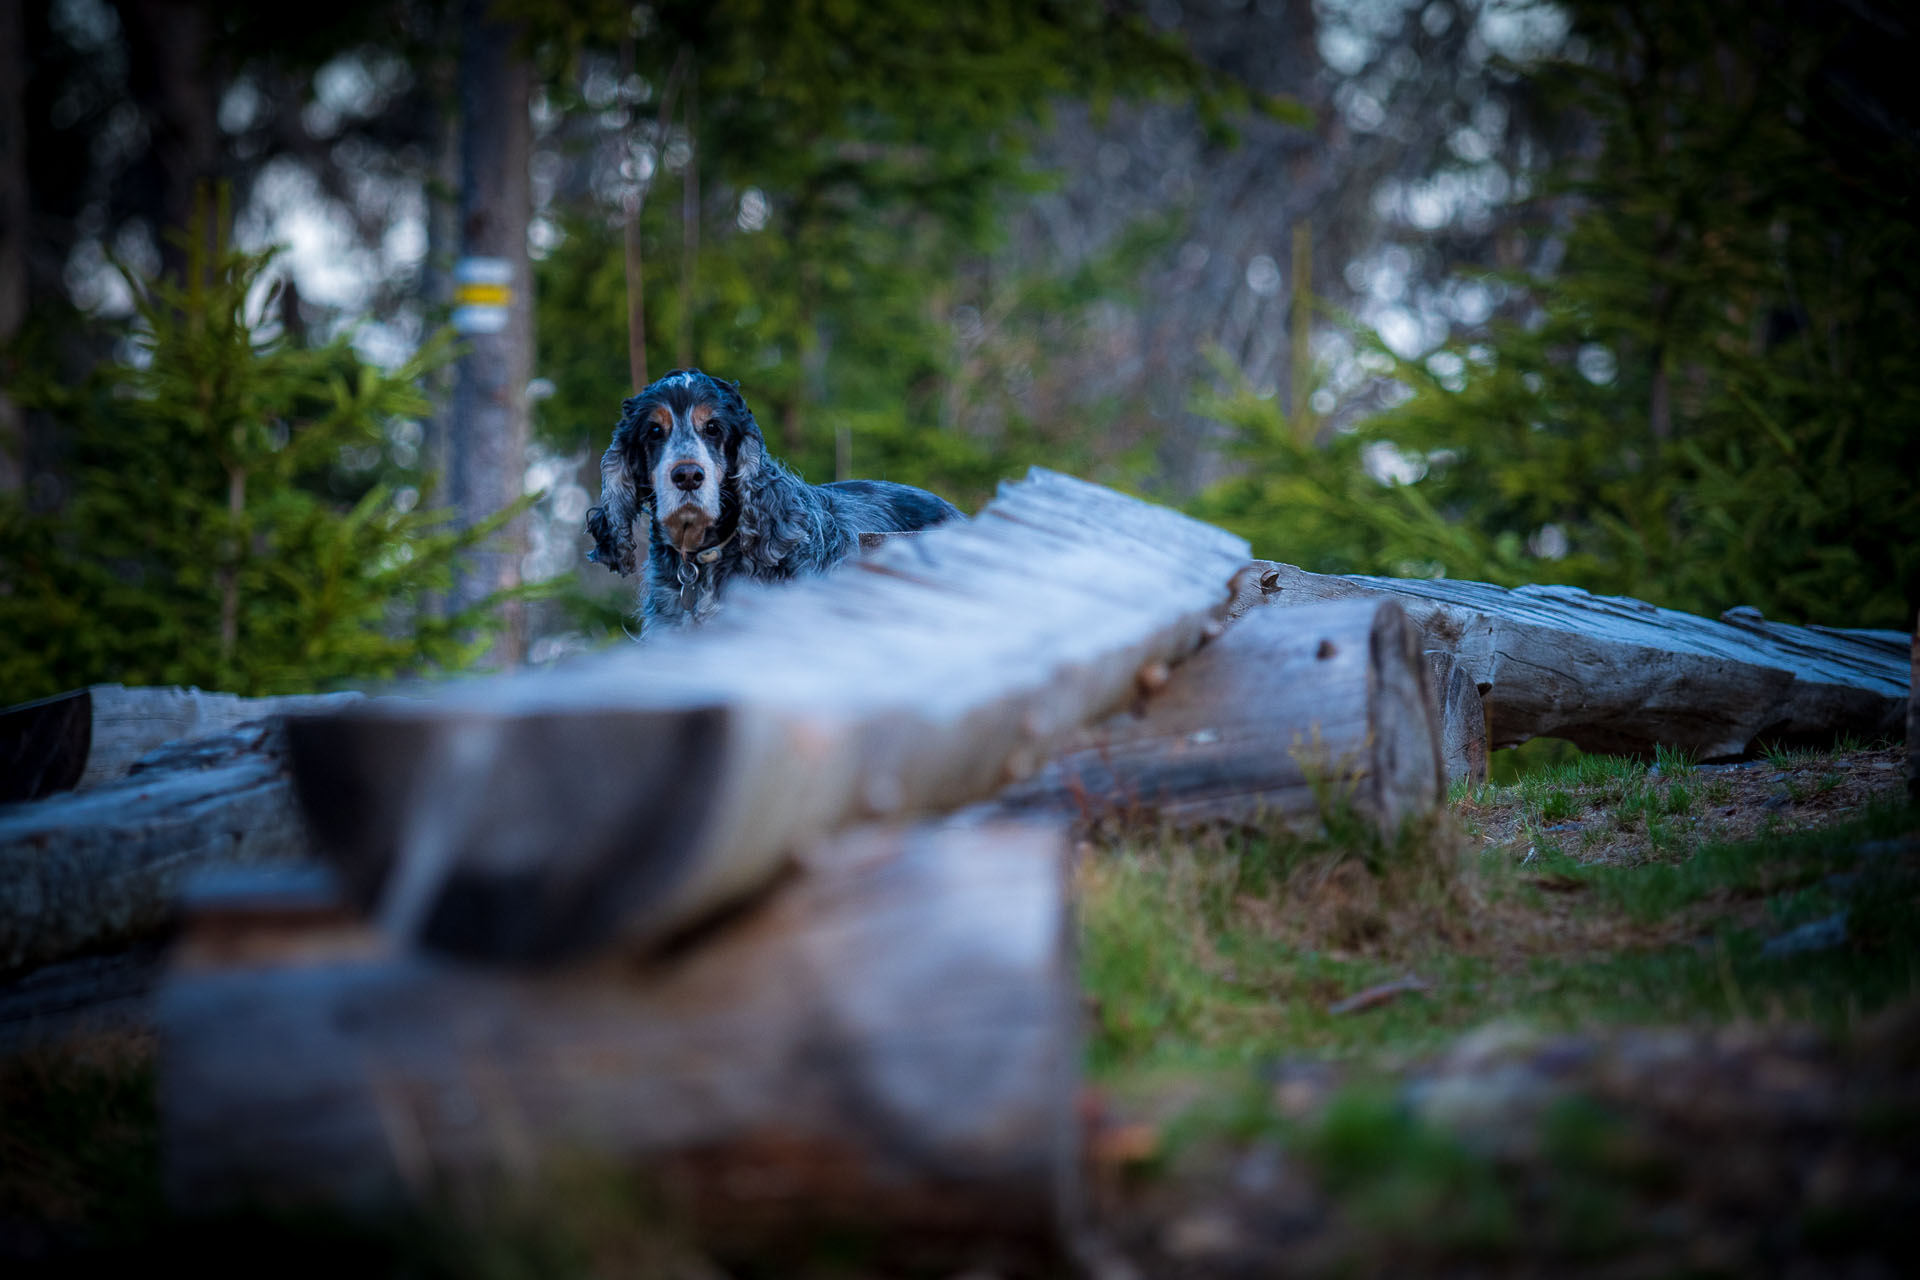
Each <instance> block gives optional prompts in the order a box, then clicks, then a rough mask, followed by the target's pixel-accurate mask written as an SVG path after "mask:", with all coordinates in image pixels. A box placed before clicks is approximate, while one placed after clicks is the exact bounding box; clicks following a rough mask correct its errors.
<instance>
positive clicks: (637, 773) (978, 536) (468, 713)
mask: <svg viewBox="0 0 1920 1280" xmlns="http://www.w3.org/2000/svg"><path fill="white" fill-rule="evenodd" d="M1244 547H1245V544H1244V543H1243V542H1241V541H1240V540H1239V539H1238V538H1234V537H1232V536H1230V535H1228V534H1225V533H1223V532H1221V531H1220V530H1217V529H1213V528H1211V527H1209V526H1206V525H1203V524H1200V523H1198V522H1196V521H1192V520H1189V519H1187V518H1185V517H1183V516H1180V515H1177V514H1175V513H1173V512H1171V511H1167V510H1164V509H1162V508H1158V507H1153V506H1150V505H1148V504H1146V503H1143V502H1139V501H1137V500H1134V499H1131V498H1127V497H1125V496H1123V495H1121V494H1118V493H1114V492H1112V491H1111V490H1106V489H1101V488H1099V487H1098V486H1094V485H1089V484H1084V483H1082V482H1080V481H1076V480H1071V479H1069V478H1067V477H1064V476H1057V475H1053V474H1051V473H1049V472H1045V471H1041V470H1038V469H1036V470H1035V471H1034V472H1033V473H1032V474H1031V475H1030V476H1029V477H1028V478H1027V479H1026V480H1024V481H1022V482H1020V483H1018V484H1010V485H1006V486H1003V487H1002V489H1001V492H1000V494H999V496H998V497H996V498H995V499H994V501H993V502H991V503H989V504H988V506H987V507H986V509H985V510H984V511H983V512H982V513H981V514H980V515H979V516H978V517H976V518H975V519H973V520H971V521H967V522H964V523H956V524H952V525H946V526H942V527H940V528H937V529H931V530H928V531H926V532H924V533H921V534H919V535H917V536H916V537H914V538H912V539H908V540H902V541H899V542H890V543H888V544H887V545H885V546H882V547H880V548H878V549H877V550H875V551H872V552H870V553H868V554H866V555H863V556H860V557H857V558H855V559H853V560H850V561H848V562H847V563H846V564H845V565H843V566H842V567H841V568H840V569H839V570H838V571H836V572H834V573H832V574H829V575H825V576H822V577H819V578H812V579H806V580H803V581H799V582H796V583H793V584H791V585H787V586H782V587H761V588H758V589H741V590H738V591H736V592H735V594H734V595H733V596H732V597H730V598H729V601H728V605H727V607H726V609H725V610H723V611H722V612H721V614H720V615H719V617H718V618H717V619H716V620H715V621H714V622H712V623H710V624H708V625H707V626H705V627H703V628H700V629H698V630H695V631H680V632H669V633H666V634H664V635H661V636H659V637H658V638H656V639H653V640H650V641H648V642H647V643H645V644H642V645H640V646H637V647H634V648H630V649H624V650H621V651H619V652H615V653H610V654H604V655H596V656H594V657H592V658H590V659H584V660H581V661H579V662H577V663H575V664H573V665H571V666H567V667H562V668H555V669H551V670H549V671H545V672H540V673H533V674H524V675H518V676H511V677H506V678H501V679H496V680H486V681H475V682H470V683H467V684H463V685H455V686H451V687H448V688H446V689H445V690H444V691H441V692H437V693H436V694H435V696H433V697H432V698H431V699H428V700H425V701H416V702H410V703H407V704H404V705H390V704H387V703H383V702H370V703H367V704H364V705H362V706H360V707H352V708H345V709H342V710H340V711H337V712H334V713H331V714H328V715H311V716H298V717H294V718H292V719H291V720H290V722H289V733H290V735H291V742H292V746H293V762H294V769H295V774H296V777H297V779H298V784H299V789H300V793H301V795H302V797H303V800H304V801H305V803H306V806H307V809H308V811H309V812H310V813H311V814H312V816H313V820H314V828H315V831H316V832H317V833H318V835H319V836H320V838H321V841H322V843H323V845H324V846H325V848H326V849H327V850H328V852H329V854H330V856H331V857H332V858H334V859H335V860H336V861H337V863H338V864H339V865H340V866H341V868H342V869H343V873H344V877H345V879H346V882H347V884H348V887H349V890H350V891H351V892H352V893H353V894H354V895H355V897H356V898H357V899H358V900H359V901H361V902H362V903H365V904H367V905H369V906H372V905H375V904H377V908H378V911H379V913H380V916H381V919H382V920H383V922H384V923H385V924H386V925H387V926H388V927H389V928H390V929H391V930H393V931H394V932H396V933H397V934H398V935H399V936H403V937H412V938H419V939H422V940H424V941H426V942H427V943H428V944H429V945H433V946H438V947H443V948H446V949H450V950H454V951H457V952H461V953H466V954H474V955H487V956H495V957H517V958H521V959H526V960H535V959H543V958H553V957H559V956H564V955H567V954H577V953H580V952H583V951H585V950H588V949H590V948H591V947H593V946H595V945H598V944H601V943H604V942H607V941H610V940H611V939H613V938H614V937H616V936H618V937H621V938H624V939H625V940H627V941H628V942H630V943H633V944H635V945H645V944H649V943H651V942H654V941H656V940H658V939H659V938H661V937H662V936H664V935H665V934H667V933H670V932H671V931H673V930H674V929H676V928H678V927H680V926H681V925H683V924H684V923H685V922H687V921H688V920H690V919H693V918H695V917H697V916H699V915H700V914H702V913H703V912H706V911H708V910H711V909H712V908H714V907H715V906H717V905H719V904H722V903H724V902H726V901H727V900H729V899H731V898H734V897H737V896H738V895H740V894H742V893H744V892H747V891H749V890H751V889H752V888H754V887H755V886H756V885H758V884H759V883H761V882H762V881H763V880H764V879H765V878H766V877H767V876H768V875H770V874H772V873H773V872H774V871H775V870H776V869H777V868H778V866H779V865H780V861H781V858H782V856H783V854H784V852H785V851H786V850H788V849H790V848H792V847H794V846H796V845H798V844H802V843H805V842H807V841H809V840H811V839H814V838H816V837H818V836H820V835H821V834H823V833H825V832H827V831H830V830H833V829H835V828H836V827H838V826H841V825H844V824H846V823H848V822H850V821H854V820H857V819H862V818H867V817H886V816H895V815H906V814H911V813H916V812H918V813H924V812H932V811H938V810H940V809H943V808H950V807H954V806H957V805H960V804H962V803H965V802H967V801H971V800H975V799H979V798H982V797H985V796H988V795H991V794H992V793H993V792H994V791H995V790H997V789H998V788H999V787H1000V786H1001V785H1002V784H1003V783H1005V782H1006V781H1008V780H1009V779H1010V778H1018V777H1023V776H1026V775H1028V774H1030V773H1031V772H1032V770H1033V769H1034V768H1035V767H1037V765H1038V763H1039V762H1040V760H1042V759H1044V758H1045V757H1046V756H1047V755H1049V754H1051V753H1052V751H1053V749H1054V747H1055V746H1056V744H1058V743H1059V742H1060V741H1062V740H1063V739H1064V737H1065V735H1066V734H1068V733H1070V732H1072V731H1073V730H1075V729H1077V728H1079V727H1080V726H1081V725H1083V724H1086V723H1088V722H1089V721H1091V720H1093V719H1097V718H1099V717H1101V716H1104V715H1105V714H1107V713H1108V712H1109V711H1111V710H1113V709H1114V708H1116V707H1117V706H1119V705H1120V704H1122V703H1123V702H1124V701H1126V700H1127V698H1129V697H1130V696H1131V694H1132V692H1133V689H1134V687H1135V682H1136V678H1137V676H1138V673H1140V672H1141V671H1142V670H1143V669H1147V668H1151V667H1152V666H1153V665H1154V664H1156V663H1162V662H1165V661H1167V660H1170V659H1177V658H1179V657H1182V656H1184V655H1185V654H1187V653H1190V652H1191V651H1192V650H1193V649H1194V648H1195V647H1196V646H1197V645H1198V644H1199V642H1200V641H1201V639H1202V637H1203V635H1204V634H1205V633H1206V632H1207V631H1208V629H1209V628H1211V627H1214V626H1216V625H1217V623H1216V619H1217V617H1218V616H1219V615H1220V614H1221V612H1222V611H1223V610H1224V607H1225V605H1226V602H1227V599H1228V583H1229V580H1230V579H1231V578H1232V576H1233V574H1234V573H1235V572H1236V571H1237V570H1238V569H1239V568H1240V566H1241V565H1242V564H1244Z"/></svg>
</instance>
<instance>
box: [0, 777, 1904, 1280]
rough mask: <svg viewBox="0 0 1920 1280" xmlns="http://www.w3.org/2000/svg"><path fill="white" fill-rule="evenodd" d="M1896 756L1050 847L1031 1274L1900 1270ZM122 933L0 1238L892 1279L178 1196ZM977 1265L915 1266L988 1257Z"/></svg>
mask: <svg viewBox="0 0 1920 1280" xmlns="http://www.w3.org/2000/svg"><path fill="white" fill-rule="evenodd" d="M1900 766H1901V760H1900V753H1898V752H1896V751H1893V750H1889V749H1870V748H1860V747H1854V748H1850V749H1845V750H1839V751H1833V752H1818V753H1799V754H1778V753H1776V754H1774V755H1771V756H1769V757H1767V758H1765V759H1761V760H1756V761H1753V762H1750V763H1746V764H1741V765H1735V766H1706V767H1696V766H1693V765H1691V764H1690V763H1689V762H1687V761H1685V760H1682V759H1678V758H1667V757H1662V758H1660V759H1658V760H1656V761H1654V762H1634V761H1627V760H1621V759H1615V758H1610V757H1593V756H1585V757H1576V758H1573V759H1571V760H1568V761H1565V762H1563V763H1560V764H1556V765H1553V766H1551V767H1544V768H1538V769H1535V770H1533V771H1531V772H1528V773H1526V774H1524V775H1523V776H1521V777H1519V778H1518V779H1517V780H1516V781H1512V782H1509V783H1508V784H1506V785H1491V784H1490V785H1485V786H1481V787H1477V788H1472V789H1470V790H1469V789H1462V790H1460V791H1459V792H1457V793H1456V794H1455V795H1454V796H1453V797H1452V798H1451V802H1450V804H1449V806H1448V808H1447V811H1446V813H1445V814H1444V815H1443V817H1442V818H1441V820H1440V821H1438V822H1437V823H1435V824H1433V825H1432V826H1431V827H1429V828H1428V829H1426V830H1422V831H1419V832H1411V833H1408V834H1407V836H1406V837H1405V838H1404V839H1402V840H1400V841H1397V842H1394V843H1391V844H1387V843H1382V842H1380V841H1379V840H1377V839H1374V838H1373V837H1371V836H1369V835H1368V833H1367V832H1366V831H1365V829H1364V828H1363V827H1362V826H1361V824H1359V823H1356V822H1353V821H1351V820H1348V819H1346V818H1344V817H1343V816H1342V815H1340V814H1337V813H1335V814H1329V815H1327V820H1326V822H1325V823H1324V824H1323V826H1322V828H1321V829H1320V830H1318V831H1316V832H1314V833H1312V834H1311V835H1306V836H1297V835H1296V836H1279V835H1267V836H1260V835H1250V834H1246V833H1240V834H1234V835H1220V836H1218V837H1215V838H1212V839H1207V840H1201V841H1198V842H1196V841H1193V840H1190V839H1184V840H1173V839H1157V838H1141V837H1137V836H1136V837H1134V838H1128V839H1121V840H1114V841H1109V842H1107V843H1104V844H1101V845H1097V846H1096V845H1092V844H1089V845H1086V846H1083V848H1082V853H1081V860H1080V865H1079V866H1078V868H1077V873H1076V874H1077V879H1078V890H1079V917H1080V929H1081V969H1082V978H1083V984H1084V987H1085V993H1086V996H1085V998H1086V1003H1087V1009H1088V1018H1087V1023H1088V1028H1089V1036H1088V1039H1089V1043H1088V1076H1089V1081H1090V1084H1089V1088H1088V1091H1087V1102H1086V1119H1087V1121H1088V1124H1087V1130H1088V1171H1089V1174H1088V1200H1089V1213H1088V1215H1087V1216H1088V1219H1089V1223H1090V1225H1089V1226H1088V1227H1087V1228H1086V1229H1085V1230H1084V1231H1083V1232H1082V1233H1081V1234H1080V1236H1079V1238H1078V1239H1077V1241H1076V1244H1075V1258H1074V1261H1073V1263H1072V1264H1071V1266H1069V1267H1068V1268H1067V1269H1066V1270H1067V1271H1068V1272H1070V1273H1079V1274H1082V1275H1088V1276H1092V1277H1096V1278H1097V1280H1132V1278H1134V1277H1143V1278H1148V1280H1158V1278H1159V1277H1185V1276H1195V1277H1203V1276H1265V1275H1275V1274H1304V1275H1317V1274H1330V1273H1337V1274H1361V1275H1366V1274H1383V1273H1387V1274H1432V1273H1442V1274H1454V1273H1459V1274H1466V1273H1474V1274H1482V1273H1487V1272H1502V1273H1512V1274H1535V1273H1537V1274H1549V1273H1551V1274H1561V1273H1565V1272H1568V1271H1581V1272H1586V1273H1591V1274H1600V1275H1640V1274H1647V1273H1656V1272H1657V1273H1669V1272H1686V1273H1702V1274H1705V1273H1750V1272H1756V1271H1758V1272H1764V1273H1792V1274H1796V1275H1799V1274H1807V1275H1825V1274H1841V1273H1844V1274H1847V1275H1849V1276H1853V1275H1861V1276H1871V1275H1879V1274H1888V1275H1892V1274H1900V1273H1903V1272H1904V1271H1905V1270H1906V1269H1907V1267H1908V1265H1909V1263H1908V1261H1907V1260H1908V1259H1910V1258H1912V1257H1915V1256H1920V810H1914V809H1911V808H1909V807H1908V806H1907V804H1906V802H1905V799H1904V792H1903V789H1902V786H1901V777H1902V771H1901V767H1900ZM143 954H144V956H145V958H144V959H140V958H138V957H136V961H137V962H136V961H126V960H124V959H123V960H112V959H106V960H103V961H101V962H100V963H103V964H107V965H109V966H111V965H114V964H120V965H122V966H123V967H126V968H127V969H128V973H129V974H130V975H133V976H130V977H127V978H126V979H124V981H122V980H121V979H118V978H113V976H112V975H111V974H109V975H108V977H109V979H111V980H110V981H109V982H108V985H109V986H111V985H112V982H113V981H121V985H123V986H125V987H126V993H125V994H124V996H123V997H122V999H121V1006H122V1007H121V1012H120V1014H119V1016H118V1020H117V1021H116V1022H115V1023H113V1024H111V1025H109V1026H108V1027H107V1028H106V1029H97V1030H95V1031H93V1032H91V1033H88V1034H85V1035H80V1036H76V1037H73V1038H70V1039H68V1040H66V1041H64V1042H61V1043H58V1044H52V1045H41V1046H39V1047H36V1048H31V1049H27V1050H24V1051H20V1050H18V1049H17V1047H16V1051H14V1052H12V1053H10V1054H8V1055H7V1056H5V1057H4V1058H0V1258H13V1259H16V1260H31V1259H32V1258H34V1257H36V1256H37V1257H39V1258H41V1259H42V1260H43V1262H44V1263H45V1264H46V1265H47V1266H48V1268H49V1270H53V1271H58V1272H60V1273H63V1274H74V1273H75V1272H74V1267H75V1266H76V1265H77V1264H79V1263H82V1262H86V1261H94V1262H99V1263H102V1264H108V1263H111V1264H113V1265H116V1266H122V1267H123V1266H125V1265H139V1260H140V1259H142V1258H152V1257H156V1256H162V1255H169V1254H174V1253H178V1252H183V1251H184V1252H192V1253H194V1254H195V1255H196V1256H197V1257H208V1256H213V1257H224V1258H228V1259H231V1260H232V1263H231V1265H232V1268H233V1269H236V1270H242V1269H244V1270H246V1271H247V1272H248V1273H249V1274H252V1273H254V1272H255V1271H257V1269H258V1267H259V1265H260V1262H261V1260H262V1258H263V1257H265V1256H272V1257H274V1258H276V1259H278V1261H277V1262H276V1264H275V1270H277V1271H280V1272H282V1273H283V1274H285V1273H291V1274H326V1275H339V1274H343V1273H354V1272H359V1273H364V1274H365V1275H367V1276H374V1275H417V1276H430V1275H447V1276H466V1275H486V1276H499V1277H509V1276H522V1275H525V1276H558V1275H572V1274H581V1275H585V1274H592V1275H635V1276H677V1277H683V1278H684V1280H712V1278H713V1277H718V1276H724V1275H736V1276H740V1275H756V1276H808V1277H813V1276H818V1277H829V1276H831V1277H848V1278H851V1277H864V1276H877V1275H893V1274H902V1273H901V1272H899V1271H896V1270H891V1269H888V1268H885V1267H881V1268H875V1267H874V1266H873V1265H872V1261H871V1259H870V1258H869V1259H865V1260H863V1259H862V1258H861V1256H860V1254H859V1251H857V1250H856V1251H854V1252H852V1253H846V1252H842V1253H839V1254H837V1255H823V1256H822V1257H820V1258H818V1259H816V1260H814V1261H812V1262H808V1263H806V1264H796V1263H793V1262H792V1261H791V1260H786V1259H783V1260H781V1261H780V1263H778V1264H777V1265H769V1263H768V1261H767V1260H766V1259H764V1258H760V1259H752V1258H748V1259H731V1260H727V1261H726V1262H724V1263H720V1262H716V1261H715V1255H714V1253H713V1252H712V1251H711V1250H710V1249H703V1248H701V1247H699V1246H693V1247H687V1246H685V1245H684V1244H680V1243H674V1242H673V1241H672V1240H671V1239H670V1238H669V1237H670V1233H662V1232H659V1231H656V1230H655V1229H654V1227H653V1226H652V1225H651V1224H650V1223H649V1221H648V1220H647V1219H646V1218H645V1217H644V1216H641V1217H638V1218H637V1217H636V1215H635V1213H634V1212H633V1202H632V1199H631V1197H630V1196H627V1195H626V1193H625V1192H624V1191H623V1190H622V1189H620V1188H619V1187H616V1186H608V1187H602V1188H601V1189H600V1190H599V1191H598V1192H596V1193H587V1194H581V1193H578V1192H576V1193H571V1194H569V1195H567V1196H565V1197H561V1198H557V1199H550V1200H549V1201H548V1202H546V1203H544V1204H541V1205H539V1206H537V1207H536V1209H535V1211H533V1212H531V1213H523V1214H520V1215H518V1216H514V1215H507V1216H500V1217H496V1218H494V1219H492V1220H490V1221H488V1222H487V1223H486V1224H485V1225H484V1226H478V1227H476V1226H475V1225H474V1224H473V1223H472V1222H471V1221H470V1220H469V1221H468V1222H466V1223H464V1224H462V1225H449V1224H448V1223H444V1222H438V1221H435V1222H415V1223H412V1224H411V1225H408V1226H405V1227H404V1228H402V1229H400V1230H397V1231H395V1230H387V1229H382V1230H380V1231H376V1232H371V1233H370V1232H367V1231H363V1230H360V1229H358V1228H347V1227H343V1226H342V1225H341V1224H339V1223H337V1222H336V1223H324V1222H317V1221H316V1222H311V1223H289V1222H286V1221H275V1222H266V1221H248V1222H224V1223H221V1224H218V1225H217V1226H216V1227H210V1226H208V1225H205V1224H203V1225H200V1226H197V1227H183V1226H182V1225H181V1224H178V1223H175V1222H172V1221H170V1220H169V1218H168V1217H167V1215H166V1213H165V1210H164V1204H163V1197H162V1194H161V1189H160V1186H159V1182H158V1175H157V1166H158V1159H157V1149H158V1136H157V1120H156V1108H155V1102H154V1079H155V1053H154V1041H153V1037H152V1035H151V1033H150V1031H148V1030H145V1029H143V1026H142V1017H141V1015H140V1010H141V1008H142V1005H141V997H140V993H139V990H138V987H139V982H138V981H137V980H136V979H137V976H138V974H139V973H140V972H150V971H151V969H152V967H153V966H154V965H156V964H157V963H158V959H157V953H156V952H152V951H148V952H146V953H143ZM142 966H145V968H142ZM88 981H89V982H92V983H94V984H95V985H96V986H97V985H98V984H99V982H100V981H101V979H100V975H91V976H90V977H89V978H88ZM44 998H45V999H47V1000H57V993H56V994H48V995H46V996H45V997H44ZM183 1232H185V1233H186V1234H183ZM210 1233H217V1247H215V1246H216V1239H215V1237H214V1235H213V1234H210ZM263 1250H264V1251H268V1252H266V1253H263V1252H262V1251H263ZM981 1263H984V1259H968V1258H961V1259H958V1260H956V1261H954V1262H953V1263H952V1264H951V1265H948V1264H947V1263H944V1262H943V1263H940V1264H937V1265H934V1266H933V1267H932V1268H931V1269H928V1268H916V1269H915V1270H913V1271H912V1272H911V1274H916V1275H921V1274H924V1275H934V1276H940V1275H952V1276H957V1275H962V1274H964V1275H967V1276H969V1277H973V1278H974V1280H981V1278H982V1277H984V1276H986V1275H991V1274H999V1273H997V1272H995V1271H993V1270H992V1269H991V1268H990V1267H988V1268H986V1269H983V1267H982V1265H976V1264H981ZM201 1269H202V1270H203V1271H204V1270H207V1269H209V1267H208V1266H207V1265H206V1264H204V1263H203V1265H202V1266H201ZM211 1269H214V1270H220V1269H222V1268H221V1267H219V1266H218V1265H214V1266H212V1268H211Z"/></svg>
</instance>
